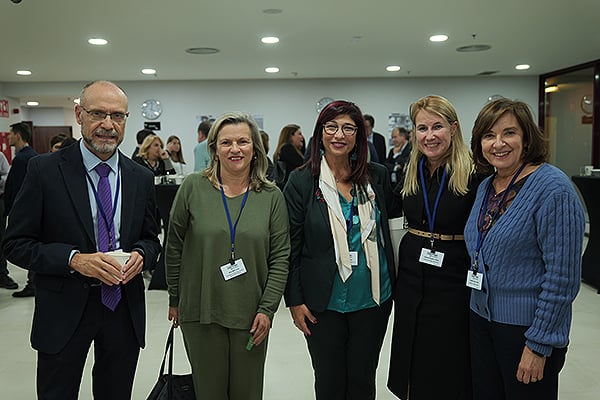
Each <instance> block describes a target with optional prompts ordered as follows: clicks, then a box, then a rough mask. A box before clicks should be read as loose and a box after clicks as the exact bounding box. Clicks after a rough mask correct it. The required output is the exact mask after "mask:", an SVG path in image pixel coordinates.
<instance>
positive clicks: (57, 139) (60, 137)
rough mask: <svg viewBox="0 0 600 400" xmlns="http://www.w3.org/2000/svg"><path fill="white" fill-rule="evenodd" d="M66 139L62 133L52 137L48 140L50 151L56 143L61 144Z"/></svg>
mask: <svg viewBox="0 0 600 400" xmlns="http://www.w3.org/2000/svg"><path fill="white" fill-rule="evenodd" d="M66 138H67V135H65V134H64V133H59V134H58V135H54V136H52V137H51V138H50V149H52V148H53V147H54V145H55V144H57V143H62V142H63V141H64V140H65V139H66Z"/></svg>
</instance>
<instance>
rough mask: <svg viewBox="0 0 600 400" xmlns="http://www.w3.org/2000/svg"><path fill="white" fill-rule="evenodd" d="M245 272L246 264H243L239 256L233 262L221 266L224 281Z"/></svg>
mask: <svg viewBox="0 0 600 400" xmlns="http://www.w3.org/2000/svg"><path fill="white" fill-rule="evenodd" d="M246 272H247V271H246V266H245V265H244V261H242V259H241V258H238V259H237V260H235V262H234V263H233V264H231V263H227V264H225V265H223V266H221V273H222V274H223V278H224V279H225V280H226V281H228V280H230V279H233V278H235V277H238V276H240V275H243V274H245V273H246Z"/></svg>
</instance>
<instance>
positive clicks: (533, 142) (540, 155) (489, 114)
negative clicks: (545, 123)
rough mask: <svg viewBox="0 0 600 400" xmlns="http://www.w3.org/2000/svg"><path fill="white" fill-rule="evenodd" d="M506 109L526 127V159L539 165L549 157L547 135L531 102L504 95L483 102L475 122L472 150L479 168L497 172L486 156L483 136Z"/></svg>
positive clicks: (484, 171)
mask: <svg viewBox="0 0 600 400" xmlns="http://www.w3.org/2000/svg"><path fill="white" fill-rule="evenodd" d="M505 113H511V114H512V115H513V116H514V117H515V119H516V120H517V123H518V124H519V127H520V128H521V130H522V131H523V153H522V155H521V157H522V158H523V162H525V163H532V164H536V165H537V164H541V163H543V162H546V161H547V160H548V139H547V138H546V136H545V135H544V133H543V132H542V130H541V129H540V128H539V126H537V124H536V123H535V121H534V120H533V115H532V113H531V110H530V108H529V106H528V105H527V104H526V103H524V102H522V101H518V100H510V99H506V98H501V99H497V100H494V101H490V102H489V103H487V104H486V105H485V106H483V108H482V109H481V111H479V115H477V118H476V119H475V123H474V124H473V132H472V136H471V151H472V152H473V159H474V160H475V167H476V168H477V171H478V172H481V173H492V172H494V167H493V166H492V165H491V164H490V163H489V162H488V161H487V160H486V159H485V157H484V156H483V150H482V148H481V139H482V138H483V135H485V134H486V133H488V132H490V130H491V129H492V126H494V124H495V123H496V122H497V121H498V119H500V117H502V116H503V115H504V114H505Z"/></svg>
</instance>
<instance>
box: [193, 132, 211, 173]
mask: <svg viewBox="0 0 600 400" xmlns="http://www.w3.org/2000/svg"><path fill="white" fill-rule="evenodd" d="M211 126H212V122H211V121H210V120H206V121H202V122H200V124H199V125H198V144H197V145H196V146H195V147H194V172H197V171H203V170H204V169H206V168H207V167H208V165H209V164H210V155H209V153H208V144H207V142H206V138H207V137H208V132H209V131H210V127H211Z"/></svg>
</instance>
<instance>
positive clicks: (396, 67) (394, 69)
mask: <svg viewBox="0 0 600 400" xmlns="http://www.w3.org/2000/svg"><path fill="white" fill-rule="evenodd" d="M385 70H386V71H388V72H398V71H400V66H399V65H388V66H387V67H385Z"/></svg>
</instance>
